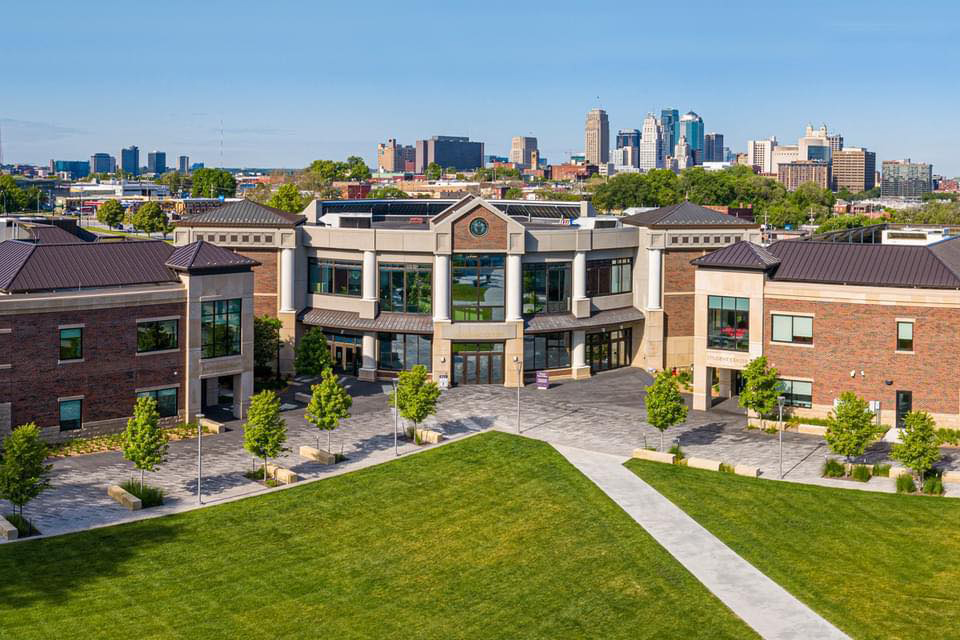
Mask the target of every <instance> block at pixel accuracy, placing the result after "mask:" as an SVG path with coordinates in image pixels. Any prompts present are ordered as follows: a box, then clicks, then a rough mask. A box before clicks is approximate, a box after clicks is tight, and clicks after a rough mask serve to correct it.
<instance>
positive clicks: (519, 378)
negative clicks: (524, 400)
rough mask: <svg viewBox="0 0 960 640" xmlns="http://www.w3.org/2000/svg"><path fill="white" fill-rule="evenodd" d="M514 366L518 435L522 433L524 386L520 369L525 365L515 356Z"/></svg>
mask: <svg viewBox="0 0 960 640" xmlns="http://www.w3.org/2000/svg"><path fill="white" fill-rule="evenodd" d="M513 366H514V368H515V369H516V370H517V433H518V434H519V433H520V387H522V386H523V377H522V372H521V371H520V369H521V368H522V367H523V363H522V362H520V358H519V357H518V356H513Z"/></svg>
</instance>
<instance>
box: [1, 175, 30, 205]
mask: <svg viewBox="0 0 960 640" xmlns="http://www.w3.org/2000/svg"><path fill="white" fill-rule="evenodd" d="M23 201H24V196H23V189H21V188H20V187H19V186H17V181H16V180H14V179H13V176H8V175H6V174H3V175H0V208H2V209H0V210H2V211H3V213H8V212H11V211H20V209H21V208H22V204H23Z"/></svg>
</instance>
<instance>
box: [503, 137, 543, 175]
mask: <svg viewBox="0 0 960 640" xmlns="http://www.w3.org/2000/svg"><path fill="white" fill-rule="evenodd" d="M536 151H537V139H536V138H531V137H528V136H514V137H513V139H512V140H511V141H510V162H512V163H514V164H518V165H520V166H521V167H523V168H524V169H536V168H537V167H536V165H535V164H534V160H533V154H534V153H535V152H536ZM538 155H539V154H538Z"/></svg>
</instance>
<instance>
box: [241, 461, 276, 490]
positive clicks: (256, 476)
mask: <svg viewBox="0 0 960 640" xmlns="http://www.w3.org/2000/svg"><path fill="white" fill-rule="evenodd" d="M243 477H244V478H246V479H247V480H253V481H254V482H259V483H260V484H265V485H267V486H268V487H279V486H280V483H279V482H277V481H276V480H275V479H274V478H269V477H267V472H266V469H264V467H263V465H261V466H259V467H257V468H256V469H251V470H250V471H245V472H244V473H243Z"/></svg>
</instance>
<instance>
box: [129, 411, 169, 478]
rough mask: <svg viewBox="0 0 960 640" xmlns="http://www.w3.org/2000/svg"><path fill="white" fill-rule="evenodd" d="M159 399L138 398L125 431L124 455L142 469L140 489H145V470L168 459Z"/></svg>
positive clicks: (153, 467) (153, 468)
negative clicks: (158, 409) (158, 404)
mask: <svg viewBox="0 0 960 640" xmlns="http://www.w3.org/2000/svg"><path fill="white" fill-rule="evenodd" d="M159 423H160V414H159V413H158V412H157V401H156V400H154V399H153V398H150V397H143V398H137V403H136V404H135V405H134V406H133V417H131V418H130V419H129V420H127V429H126V431H124V432H123V457H124V458H126V459H127V460H129V461H130V462H132V463H133V466H134V467H136V468H137V469H138V470H139V471H140V491H143V472H144V471H155V470H156V468H157V467H158V466H159V465H161V464H163V463H164V462H166V460H167V447H168V445H167V436H166V435H165V434H164V433H163V431H161V430H160V426H159Z"/></svg>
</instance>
